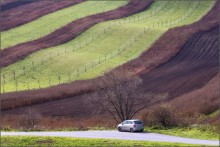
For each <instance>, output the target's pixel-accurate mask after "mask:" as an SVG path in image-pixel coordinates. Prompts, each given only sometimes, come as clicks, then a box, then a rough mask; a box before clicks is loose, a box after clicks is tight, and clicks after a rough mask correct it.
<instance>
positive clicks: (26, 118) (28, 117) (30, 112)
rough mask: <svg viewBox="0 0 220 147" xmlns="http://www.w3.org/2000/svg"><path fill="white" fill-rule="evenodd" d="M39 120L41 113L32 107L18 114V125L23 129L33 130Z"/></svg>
mask: <svg viewBox="0 0 220 147" xmlns="http://www.w3.org/2000/svg"><path fill="white" fill-rule="evenodd" d="M40 120H41V114H40V113H39V112H38V111H37V110H36V109H34V108H28V109H25V110H24V112H23V113H22V114H21V116H20V120H19V123H20V126H22V127H23V129H24V130H25V131H29V130H33V129H34V128H35V127H36V125H37V124H38V123H39V122H40Z"/></svg>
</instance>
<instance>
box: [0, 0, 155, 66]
mask: <svg viewBox="0 0 220 147" xmlns="http://www.w3.org/2000/svg"><path fill="white" fill-rule="evenodd" d="M152 3H153V0H148V1H143V0H131V1H130V2H129V3H128V4H127V5H125V6H122V7H120V8H118V9H115V10H111V11H108V12H104V13H99V14H95V15H91V16H88V17H84V18H81V19H78V20H76V21H73V22H71V23H69V24H68V25H66V26H64V27H62V28H60V29H58V30H56V31H54V32H52V33H51V34H49V35H47V36H45V37H42V38H40V39H37V40H34V41H30V42H26V43H22V44H19V45H16V46H14V47H10V48H7V49H4V50H3V51H1V59H0V63H1V64H0V66H1V67H5V66H8V65H10V64H12V63H15V62H17V61H19V60H21V59H23V58H25V57H27V56H28V55H30V54H32V53H33V52H36V51H38V50H41V49H45V48H49V47H53V46H57V45H60V44H63V43H66V42H68V41H70V40H72V39H74V38H75V37H77V36H78V35H80V34H81V33H82V32H84V31H85V30H87V29H89V28H90V27H92V26H94V25H95V24H97V23H100V22H103V21H107V20H113V19H118V18H123V17H126V16H130V15H132V14H135V13H138V12H141V11H143V10H145V9H147V8H148V7H149V6H150V5H151V4H152ZM56 4H57V3H56ZM15 22H17V20H15ZM3 26H5V25H3Z"/></svg>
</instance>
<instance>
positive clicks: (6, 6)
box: [1, 0, 36, 12]
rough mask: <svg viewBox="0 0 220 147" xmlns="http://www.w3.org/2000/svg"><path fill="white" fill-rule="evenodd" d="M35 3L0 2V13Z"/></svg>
mask: <svg viewBox="0 0 220 147" xmlns="http://www.w3.org/2000/svg"><path fill="white" fill-rule="evenodd" d="M32 2H36V1H21V0H7V1H2V2H1V11H2V12H3V11H6V10H10V9H13V8H17V7H19V6H23V5H26V4H30V3H32Z"/></svg>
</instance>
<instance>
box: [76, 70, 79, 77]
mask: <svg viewBox="0 0 220 147" xmlns="http://www.w3.org/2000/svg"><path fill="white" fill-rule="evenodd" d="M76 72H77V77H79V69H77V71H76Z"/></svg>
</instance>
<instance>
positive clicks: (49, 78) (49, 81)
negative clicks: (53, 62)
mask: <svg viewBox="0 0 220 147" xmlns="http://www.w3.org/2000/svg"><path fill="white" fill-rule="evenodd" d="M48 83H49V86H51V85H50V77H49V79H48Z"/></svg>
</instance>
